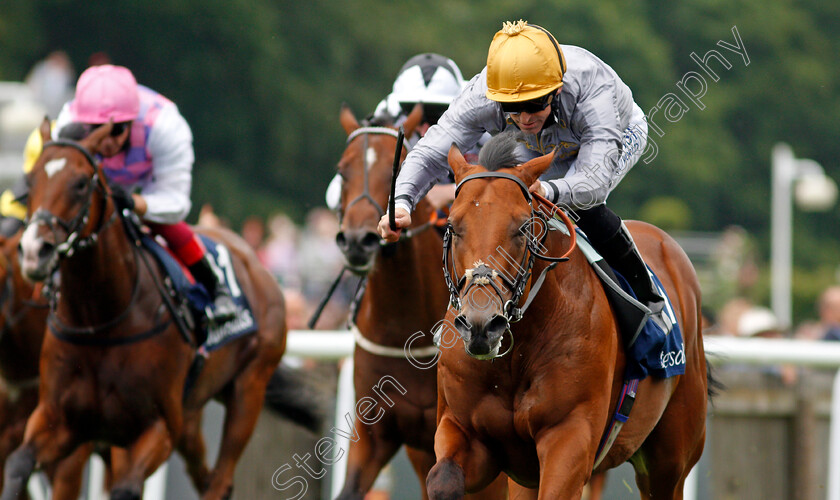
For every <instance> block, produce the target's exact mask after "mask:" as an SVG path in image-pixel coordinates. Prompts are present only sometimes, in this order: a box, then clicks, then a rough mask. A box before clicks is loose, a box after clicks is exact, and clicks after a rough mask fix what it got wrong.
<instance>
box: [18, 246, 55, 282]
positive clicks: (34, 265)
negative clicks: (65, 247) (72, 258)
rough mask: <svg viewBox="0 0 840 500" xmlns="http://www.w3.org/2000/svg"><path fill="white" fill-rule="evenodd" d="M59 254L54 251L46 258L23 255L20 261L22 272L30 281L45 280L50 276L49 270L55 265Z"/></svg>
mask: <svg viewBox="0 0 840 500" xmlns="http://www.w3.org/2000/svg"><path fill="white" fill-rule="evenodd" d="M57 259H58V255H57V254H55V253H53V254H50V255H49V256H48V257H46V258H38V257H37V256H36V257H32V258H29V257H27V256H25V255H24V256H23V257H22V258H21V261H20V274H21V275H22V276H23V277H24V278H25V279H26V280H28V281H30V282H39V281H44V280H45V279H47V276H49V270H50V269H53V268H54V267H55V263H56V262H55V261H56V260H57Z"/></svg>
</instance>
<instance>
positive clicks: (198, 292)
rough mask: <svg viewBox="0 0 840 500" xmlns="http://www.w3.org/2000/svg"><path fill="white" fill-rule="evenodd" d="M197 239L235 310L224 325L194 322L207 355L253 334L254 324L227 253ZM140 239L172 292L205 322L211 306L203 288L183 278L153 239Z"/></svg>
mask: <svg viewBox="0 0 840 500" xmlns="http://www.w3.org/2000/svg"><path fill="white" fill-rule="evenodd" d="M198 236H199V238H201V241H202V242H203V243H204V246H205V248H207V252H208V253H209V255H210V257H211V258H212V261H213V263H214V264H215V265H214V267H215V269H216V270H217V271H220V272H221V275H223V276H224V279H225V283H226V284H227V286H228V288H229V289H230V292H231V297H232V298H233V301H234V303H236V306H237V311H236V316H235V317H234V318H233V319H231V320H229V321H226V322H224V323H221V324H215V323H213V322H210V321H197V322H196V328H197V329H198V330H199V331H198V332H197V334H198V338H200V339H201V338H204V339H207V340H206V341H205V342H204V344H203V348H204V350H205V351H207V352H210V351H213V350H215V349H218V348H220V347H222V346H223V345H225V344H227V343H228V342H230V341H232V340H235V339H237V338H239V337H241V336H243V335H247V334H249V333H253V332H255V331H257V322H256V320H255V319H254V315H253V313H252V311H251V305H250V304H249V303H248V299H247V298H246V297H245V294H243V293H242V290H241V289H240V288H239V284H238V283H237V281H236V275H235V273H234V270H233V261H232V260H231V258H230V253H229V252H228V249H227V248H226V247H225V246H224V245H221V244H219V243H216V242H215V241H213V240H211V239H210V238H208V237H206V236H204V235H198ZM141 239H142V241H143V246H145V247H146V248H147V249H149V250H150V251H151V253H152V255H154V256H155V258H156V259H157V261H158V262H159V263H160V264H161V266H162V268H163V270H164V272H165V273H166V274H167V275H168V276H169V278H170V279H171V280H172V284H173V286H174V288H175V290H177V291H178V293H180V294H181V295H182V296H184V297H186V299H187V303H188V305H189V306H190V309H191V311H192V313H193V315H194V316H195V317H196V318H204V319H206V313H205V311H207V310H210V311H211V312H212V310H213V308H214V307H215V305H214V304H213V300H212V298H211V297H210V294H209V293H207V290H206V289H205V288H204V285H202V284H201V283H198V282H195V283H192V282H190V280H189V279H188V278H187V276H186V274H184V270H183V268H181V265H180V264H179V263H178V262H177V261H176V260H175V257H173V256H172V254H170V253H169V251H168V250H167V249H165V248H164V247H162V246H161V245H160V243H158V242H157V241H155V239H154V238H152V237H151V236H148V235H145V234H144V235H143V236H142V238H141Z"/></svg>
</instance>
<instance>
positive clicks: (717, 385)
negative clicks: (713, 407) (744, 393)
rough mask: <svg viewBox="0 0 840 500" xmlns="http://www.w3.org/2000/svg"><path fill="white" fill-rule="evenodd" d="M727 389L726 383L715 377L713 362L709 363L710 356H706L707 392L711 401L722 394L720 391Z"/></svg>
mask: <svg viewBox="0 0 840 500" xmlns="http://www.w3.org/2000/svg"><path fill="white" fill-rule="evenodd" d="M725 389H726V385H725V384H724V383H723V382H721V381H720V380H718V379H717V377H715V374H714V371H713V370H712V364H711V363H709V357H708V356H707V357H706V393H707V394H708V396H709V401H712V400H713V399H714V397H715V396H717V395H718V394H720V391H723V390H725Z"/></svg>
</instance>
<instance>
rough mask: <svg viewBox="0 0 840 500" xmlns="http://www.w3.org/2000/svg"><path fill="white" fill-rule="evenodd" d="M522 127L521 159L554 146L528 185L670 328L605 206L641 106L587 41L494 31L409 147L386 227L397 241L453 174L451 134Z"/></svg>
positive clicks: (533, 29)
mask: <svg viewBox="0 0 840 500" xmlns="http://www.w3.org/2000/svg"><path fill="white" fill-rule="evenodd" d="M516 129H519V130H520V131H521V132H524V139H523V141H524V144H523V145H522V148H521V150H522V156H523V158H527V159H530V158H535V157H538V156H541V155H544V154H547V153H550V152H551V151H552V150H553V149H554V148H557V153H556V155H555V157H554V161H553V164H552V165H551V167H550V168H549V169H548V170H547V171H546V173H545V174H544V175H543V176H542V178H541V180H538V181H536V182H535V183H534V184H533V185H532V186H531V192H537V193H539V194H541V195H543V196H545V197H546V198H548V199H549V201H552V202H554V203H555V204H557V205H559V206H560V207H561V208H564V209H566V210H568V211H571V212H572V213H573V215H574V216H575V218H576V219H577V224H578V226H579V227H580V228H581V229H583V231H584V232H585V233H586V235H587V236H588V237H589V239H590V241H591V243H592V245H593V246H594V247H595V249H596V250H598V252H599V253H601V255H603V256H604V258H605V259H606V260H607V262H608V263H609V264H610V265H611V266H612V267H614V268H616V269H617V270H618V271H619V272H620V273H621V274H622V275H624V277H625V278H627V280H628V281H629V283H630V285H631V286H632V288H633V290H634V291H635V292H636V296H637V297H638V299H639V301H640V302H641V303H642V304H645V305H646V306H647V307H648V308H649V309H650V310H651V314H652V318H653V319H654V320H655V322H656V323H657V324H659V326H660V328H662V330H663V331H665V332H667V331H668V330H669V328H668V327H667V325H669V324H670V322H669V321H667V320H665V319H664V317H663V314H665V312H664V305H665V303H664V298H663V297H662V296H661V295H660V294H659V291H658V289H657V287H656V286H655V284H654V283H653V280H652V278H651V277H650V275H649V274H648V270H647V267H646V265H645V263H644V261H643V260H642V257H641V255H640V254H639V251H638V250H637V248H636V245H635V243H634V242H633V238H632V237H631V236H630V232H629V231H628V230H627V228H626V227H625V226H624V223H623V222H622V220H621V218H619V216H618V215H616V214H615V213H614V212H613V211H612V210H610V209H609V208H607V206H606V200H607V196H608V195H609V193H610V192H611V191H612V190H613V189H614V188H615V186H616V185H617V184H618V182H619V181H620V180H621V179H622V178H623V177H624V176H625V175H626V174H627V172H628V170H630V168H631V167H632V166H633V165H634V164H635V163H636V162H637V161H638V159H639V158H640V157H641V155H642V152H643V151H644V149H645V146H646V144H647V130H648V127H647V122H646V121H645V116H644V113H643V112H642V110H641V108H639V106H638V105H637V104H636V103H635V102H634V101H633V94H632V92H631V91H630V88H629V87H628V86H627V85H626V84H625V83H624V82H622V81H621V79H620V78H619V77H618V75H617V74H616V72H615V71H614V70H613V69H612V68H611V67H610V66H608V65H607V64H606V63H604V62H603V61H601V60H600V59H598V58H597V57H596V56H595V55H593V54H592V53H590V52H588V51H587V50H585V49H583V48H580V47H575V46H572V45H560V44H558V43H557V41H556V40H555V38H554V36H552V35H551V33H549V32H548V31H547V30H545V29H544V28H542V27H539V26H536V25H531V24H528V23H526V22H524V21H518V22H515V23H511V22H506V23H504V24H503V27H502V29H501V30H500V31H499V32H497V33H496V35H495V36H494V37H493V41H492V43H491V44H490V49H489V51H488V54H487V66H486V67H485V68H484V70H483V71H482V72H481V73H479V74H478V75H476V76H475V77H473V79H472V80H470V82H469V83H468V84H467V85H466V87H465V88H464V90H463V92H461V94H460V95H459V96H458V97H457V98H456V99H455V100H454V101H453V102H452V105H451V106H450V107H449V110H448V111H447V112H446V113H445V114H444V115H443V116H442V117H441V119H440V121H439V123H438V124H437V125H436V126H434V127H431V128H430V129H429V130H428V132H427V133H426V135H425V136H424V137H423V139H422V140H420V141H419V142H418V143H417V145H416V146H415V147H414V148H413V149H412V151H411V152H410V153H409V154H408V157H407V158H406V160H405V162H404V163H403V165H402V169H401V170H400V172H399V176H398V180H397V185H396V196H395V198H396V203H395V205H396V206H395V216H396V225H397V228H398V229H397V231H396V232H393V231H391V229H390V227H389V224H388V215H387V214H386V215H385V216H383V217H382V219H381V220H380V223H379V232H380V234H381V236H382V237H383V238H384V239H386V240H388V241H395V240H396V239H397V238H398V237H399V232H400V229H401V228H407V227H409V225H410V224H411V216H410V213H411V210H412V208H413V207H414V205H415V204H416V203H417V201H418V200H420V199H421V198H422V197H423V195H424V194H425V192H426V191H428V190H429V188H430V187H431V186H432V185H434V183H435V182H437V180H438V179H441V178H444V177H445V176H446V175H447V174H448V173H449V166H448V164H447V153H448V151H449V148H450V146H451V145H452V144H453V143H454V144H456V145H457V146H458V147H459V148H460V149H461V150H462V151H466V150H469V149H470V148H472V147H473V146H474V145H475V144H476V141H478V139H479V137H481V135H482V134H483V133H485V132H490V133H492V134H496V133H499V132H502V131H504V130H516Z"/></svg>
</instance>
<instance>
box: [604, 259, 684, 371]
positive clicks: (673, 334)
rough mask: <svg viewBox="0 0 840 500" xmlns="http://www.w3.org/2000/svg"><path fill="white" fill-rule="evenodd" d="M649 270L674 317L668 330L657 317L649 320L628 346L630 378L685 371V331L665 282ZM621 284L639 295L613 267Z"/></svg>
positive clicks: (628, 291)
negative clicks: (655, 320) (683, 332)
mask: <svg viewBox="0 0 840 500" xmlns="http://www.w3.org/2000/svg"><path fill="white" fill-rule="evenodd" d="M648 272H649V273H650V275H651V276H652V277H653V282H654V284H655V285H656V288H657V289H658V290H659V293H660V295H662V296H663V297H665V313H666V315H668V317H669V318H670V319H671V325H672V327H671V330H670V331H668V332H664V331H662V329H661V328H660V327H659V325H657V324H656V323H655V322H654V321H653V320H651V319H648V320H647V321H646V322H645V325H644V326H643V327H642V330H641V332H640V333H639V336H638V337H636V341H635V342H633V343H632V344H631V345H630V346H629V347H626V354H627V367H626V369H625V377H626V378H628V379H634V378H636V379H643V378H645V377H646V376H647V375H654V376H656V377H659V378H668V377H673V376H674V375H682V374H684V373H685V345H684V344H683V338H682V331H681V330H680V325H679V323H677V319H676V315H675V314H674V309H673V306H672V305H671V299H670V298H669V297H668V293H667V292H666V291H665V287H663V286H662V282H661V281H659V278H658V277H657V276H656V274H655V273H654V272H653V271H652V270H651V269H650V267H648ZM613 273H615V275H616V278H618V282H619V285H621V288H622V289H623V290H624V291H625V292H627V294H628V295H630V296H632V297H633V298H634V299H635V298H636V293H635V292H634V291H633V289H632V288H630V284H629V283H628V282H627V280H626V279H625V278H624V276H622V275H621V273H619V272H618V271H616V270H615V269H614V268H613Z"/></svg>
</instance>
